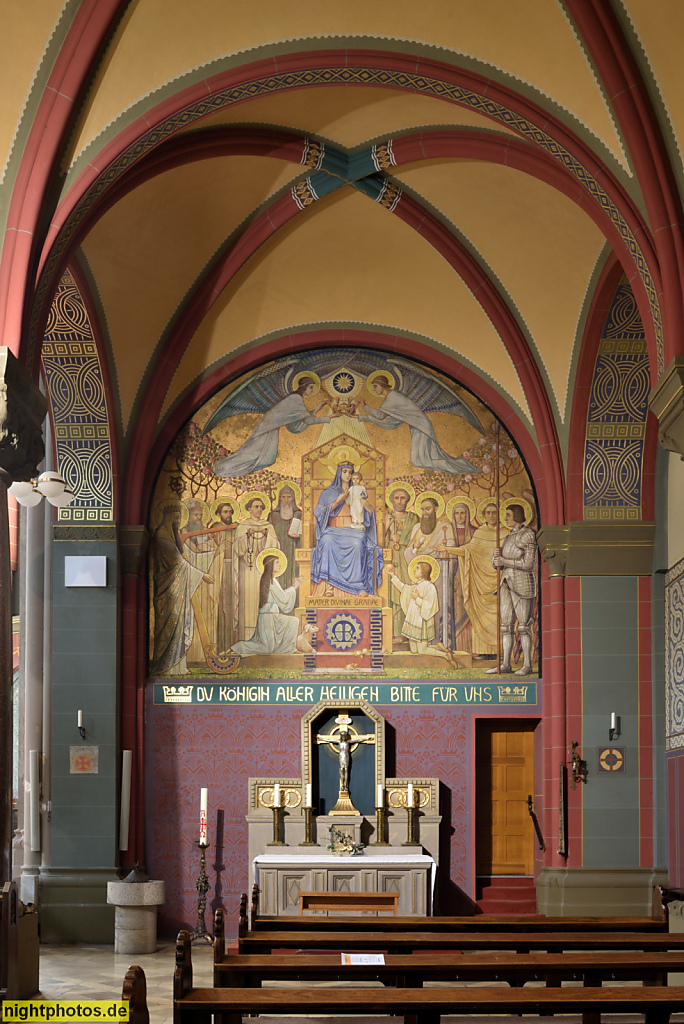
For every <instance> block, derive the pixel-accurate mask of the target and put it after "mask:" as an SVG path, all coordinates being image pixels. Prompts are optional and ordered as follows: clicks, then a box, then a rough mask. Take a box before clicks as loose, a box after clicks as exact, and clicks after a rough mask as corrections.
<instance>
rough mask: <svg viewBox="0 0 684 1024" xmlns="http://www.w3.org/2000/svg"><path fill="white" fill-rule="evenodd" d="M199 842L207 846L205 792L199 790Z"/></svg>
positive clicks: (204, 790)
mask: <svg viewBox="0 0 684 1024" xmlns="http://www.w3.org/2000/svg"><path fill="white" fill-rule="evenodd" d="M199 841H200V843H201V844H202V845H204V846H206V845H207V790H206V789H200V826H199Z"/></svg>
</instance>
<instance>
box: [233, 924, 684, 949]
mask: <svg viewBox="0 0 684 1024" xmlns="http://www.w3.org/2000/svg"><path fill="white" fill-rule="evenodd" d="M312 945H314V946H315V947H316V949H320V950H339V951H342V950H344V951H347V952H349V951H350V947H351V949H352V950H354V951H356V952H360V951H362V950H364V951H382V952H386V953H392V954H401V953H405V954H409V953H413V952H417V953H421V952H422V953H425V952H428V951H430V950H433V949H439V950H444V951H447V952H449V951H453V952H457V951H459V952H460V951H464V952H465V951H469V952H476V951H479V952H487V951H490V952H492V951H505V950H510V951H511V952H516V953H531V952H533V951H535V952H541V951H546V952H547V953H562V952H563V951H566V950H567V951H569V952H573V951H579V950H585V951H587V952H590V951H593V952H608V951H610V950H623V951H624V952H635V951H637V950H643V951H644V952H649V953H660V952H665V951H667V950H674V951H677V952H678V951H681V950H684V933H683V934H674V935H670V934H665V933H657V932H656V933H647V932H596V933H592V932H532V931H522V932H460V933H458V932H440V931H433V932H407V933H401V932H392V931H384V930H382V931H380V930H378V931H375V932H370V931H363V932H358V933H357V934H356V935H354V936H353V937H351V936H350V934H349V932H343V931H333V930H329V931H316V932H314V933H312V932H311V931H307V930H306V928H302V929H301V930H300V931H265V930H264V931H257V932H252V931H250V932H248V933H247V934H246V935H244V936H241V937H238V953H270V952H272V950H273V949H292V950H296V949H306V948H307V947H311V946H312Z"/></svg>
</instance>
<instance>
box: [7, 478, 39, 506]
mask: <svg viewBox="0 0 684 1024" xmlns="http://www.w3.org/2000/svg"><path fill="white" fill-rule="evenodd" d="M7 490H8V491H9V493H10V494H12V495H13V496H14V497H15V498H16V499H17V501H19V499H20V498H22V497H25V496H26V495H27V494H32V493H33V484H32V483H31V481H30V480H15V481H14V483H13V484H12V485H11V486H10V487H8V488H7Z"/></svg>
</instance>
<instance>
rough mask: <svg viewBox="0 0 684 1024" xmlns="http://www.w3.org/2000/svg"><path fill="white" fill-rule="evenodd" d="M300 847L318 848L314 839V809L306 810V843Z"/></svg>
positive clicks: (307, 808)
mask: <svg viewBox="0 0 684 1024" xmlns="http://www.w3.org/2000/svg"><path fill="white" fill-rule="evenodd" d="M299 845H300V846H318V843H316V842H314V837H313V808H311V807H305V808H304V842H303V843H300V844H299Z"/></svg>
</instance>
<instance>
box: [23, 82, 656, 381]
mask: <svg viewBox="0 0 684 1024" xmlns="http://www.w3.org/2000/svg"><path fill="white" fill-rule="evenodd" d="M320 85H361V86H365V87H369V86H376V87H379V88H383V89H388V88H389V89H401V90H408V91H410V92H417V93H420V94H422V95H427V96H435V97H439V98H440V99H443V100H447V101H451V102H453V103H457V104H460V105H462V106H464V107H467V108H468V109H471V110H475V111H477V112H478V113H480V114H483V115H484V116H485V117H489V118H492V120H494V121H497V122H499V123H500V124H502V125H503V126H504V127H506V128H509V129H511V130H512V131H514V132H516V133H517V134H518V135H520V136H521V137H522V138H524V139H526V140H527V141H528V142H530V143H532V144H533V145H535V146H537V147H539V148H540V149H542V150H543V151H544V152H546V153H548V154H549V156H551V157H552V158H553V159H554V160H556V161H557V162H558V163H560V164H561V166H562V167H563V168H564V169H565V170H566V171H568V172H569V173H570V174H572V176H573V177H574V178H575V180H576V181H577V182H578V183H579V184H580V185H581V186H582V188H583V189H585V190H586V191H587V192H588V193H589V195H590V196H591V197H592V199H593V200H594V201H595V202H596V203H598V205H599V206H600V207H601V209H602V210H603V212H604V213H605V214H606V215H607V216H608V217H609V219H610V221H611V223H612V224H613V226H614V228H615V229H616V230H617V231H618V233H619V234H620V237H621V238H622V240H623V242H624V244H625V246H626V247H627V249H628V251H629V253H630V255H631V257H632V259H633V260H634V263H635V266H636V269H637V273H638V274H639V277H640V278H641V281H642V283H643V285H644V288H645V290H646V293H647V295H648V302H649V307H650V313H651V317H652V320H653V327H654V332H655V337H656V349H657V353H658V371H659V373H662V371H663V369H664V346H663V326H662V315H661V311H660V302H659V299H658V293H657V290H656V285H655V282H654V280H653V275H652V274H651V271H650V268H649V266H648V262H647V260H646V258H645V256H644V254H643V252H642V251H641V248H640V246H639V242H638V240H637V238H636V237H635V235H634V232H633V231H632V229H631V227H630V226H629V224H628V223H627V221H626V220H625V218H624V217H623V215H622V213H621V212H620V210H619V209H618V207H617V206H616V205H615V203H614V202H613V200H612V198H611V197H610V195H609V194H608V193H607V192H606V191H605V189H604V188H603V187H602V185H601V184H600V182H599V181H598V180H597V179H596V178H595V177H594V176H593V175H592V174H591V173H590V172H589V170H588V169H587V168H586V167H584V166H583V165H582V164H581V163H580V162H579V160H578V159H577V158H576V157H575V156H574V155H573V154H572V153H571V152H570V151H569V150H567V149H566V148H565V147H564V146H562V145H561V144H560V143H559V142H558V141H557V140H556V139H555V138H553V136H552V135H550V134H549V133H548V132H546V131H544V129H543V128H540V127H539V125H537V124H535V123H534V122H532V121H530V120H528V119H527V118H525V117H523V116H522V115H521V114H518V113H517V112H516V111H514V110H511V109H509V108H507V107H505V106H503V105H502V104H500V103H497V102H496V101H495V100H493V99H492V98H491V97H489V96H487V95H483V94H480V93H477V92H474V91H473V90H472V89H469V88H466V87H464V86H460V85H457V84H455V83H453V82H450V81H448V80H445V79H443V78H433V77H432V76H430V75H423V74H420V73H418V72H408V71H399V70H394V69H389V68H384V67H383V68H376V67H355V66H349V65H347V64H345V65H342V66H339V67H327V68H304V69H301V70H294V71H285V72H281V73H279V74H273V75H266V76H264V77H261V78H257V79H253V80H252V81H249V82H244V83H240V84H239V85H236V86H231V87H229V88H227V89H224V90H221V91H219V92H217V93H214V95H212V96H207V97H203V98H202V99H201V100H198V101H196V102H194V103H191V104H189V105H188V106H187V107H185V108H184V109H183V110H180V111H177V112H176V113H174V114H173V115H171V116H170V117H168V118H166V119H165V120H164V121H162V122H160V123H159V124H157V125H155V126H154V127H152V128H150V130H149V131H148V132H146V133H145V134H144V135H142V136H141V137H140V138H139V139H137V140H136V141H135V142H134V143H133V145H131V146H129V148H128V149H126V150H125V151H124V152H123V153H122V154H121V155H120V156H119V157H118V158H117V159H116V160H114V161H113V162H112V163H111V164H110V165H109V167H108V168H107V169H106V171H104V172H103V173H102V174H101V175H100V176H99V177H98V178H97V179H96V181H95V182H94V183H93V185H92V186H91V187H90V188H89V189H88V192H87V193H86V194H85V196H84V197H83V199H82V200H81V202H80V203H79V204H78V207H77V209H76V210H75V211H74V214H73V216H72V217H70V218H69V220H68V222H67V223H66V225H65V226H64V228H63V229H62V231H61V232H60V234H59V237H58V239H57V241H56V243H55V245H54V246H53V247H52V249H51V251H50V255H49V257H48V260H47V262H46V265H45V267H44V270H43V273H42V275H41V279H40V282H39V286H38V290H37V301H36V303H35V305H34V309H33V314H32V318H31V326H30V331H29V343H28V355H29V362H30V360H31V358H32V357H33V346H34V344H35V328H36V325H37V323H38V320H39V317H40V311H41V308H42V303H43V301H44V299H45V290H46V288H47V287H48V285H49V282H50V279H51V274H52V272H53V270H54V267H55V265H56V264H57V262H58V261H59V259H60V256H61V255H62V253H63V252H64V250H65V248H66V247H67V246H68V244H69V241H70V239H71V237H72V236H73V234H74V232H75V231H76V230H77V228H78V226H79V224H80V223H81V222H82V221H83V219H84V217H86V216H87V215H88V213H89V212H90V211H91V210H92V209H93V207H94V206H95V205H96V204H97V203H98V202H99V200H100V199H101V198H102V196H103V195H104V194H105V192H106V191H107V190H108V189H109V188H110V187H111V186H112V185H113V184H114V183H115V182H116V181H118V180H119V178H120V177H121V176H122V175H123V174H125V173H126V171H128V170H129V169H130V168H131V167H132V166H133V165H134V164H136V163H137V162H138V161H139V160H141V159H143V158H144V157H145V156H146V155H147V154H148V153H150V152H151V151H152V150H153V149H155V148H156V147H157V146H159V145H160V144H161V143H163V142H164V141H165V140H166V139H168V138H170V137H171V136H173V135H174V134H175V133H176V132H178V131H181V130H183V129H187V128H188V127H190V126H191V125H193V124H195V123H196V122H197V121H199V120H201V119H202V118H205V117H208V116H210V115H211V114H215V113H217V112H218V111H219V110H222V109H223V108H225V107H229V106H232V105H233V104H235V103H241V102H244V101H245V100H251V99H256V98H257V97H258V96H268V95H271V94H273V93H277V92H281V91H284V90H287V89H301V88H307V87H314V86H320ZM380 151H382V152H380ZM391 151H392V140H391V139H390V140H387V141H386V142H385V143H383V145H382V146H379V147H376V152H375V154H374V156H375V160H374V162H375V166H376V168H377V167H378V166H380V167H382V168H383V169H385V168H386V167H387V165H388V164H392V163H393V156H391V155H390V154H391ZM319 155H320V154H318V153H316V155H315V157H314V156H313V155H312V156H311V158H310V159H309V158H305V159H304V160H303V162H304V163H305V164H306V165H308V166H317V165H318V158H319ZM378 156H379V159H378ZM305 191H306V194H307V198H308V196H309V194H310V193H309V192H308V190H305ZM300 198H301V197H300ZM373 198H375V197H373ZM399 198H400V194H399V196H396V195H394V196H393V201H394V205H392V204H391V203H390V202H389V197H386V202H385V203H384V205H386V206H387V207H388V209H393V208H394V206H395V205H396V202H397V201H398V199H399ZM295 201H296V199H295ZM311 201H314V200H311ZM306 205H308V204H306Z"/></svg>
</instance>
